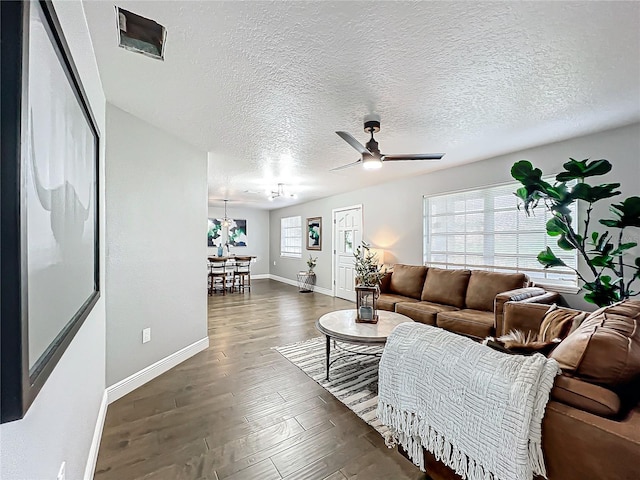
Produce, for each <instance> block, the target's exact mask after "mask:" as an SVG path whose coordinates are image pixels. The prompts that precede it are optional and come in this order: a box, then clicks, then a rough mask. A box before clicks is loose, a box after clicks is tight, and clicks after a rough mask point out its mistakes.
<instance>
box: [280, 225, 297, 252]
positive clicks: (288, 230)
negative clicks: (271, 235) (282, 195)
mask: <svg viewBox="0 0 640 480" xmlns="http://www.w3.org/2000/svg"><path fill="white" fill-rule="evenodd" d="M280 256H281V257H297V258H301V257H302V217H283V218H281V219H280Z"/></svg>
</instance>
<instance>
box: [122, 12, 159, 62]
mask: <svg viewBox="0 0 640 480" xmlns="http://www.w3.org/2000/svg"><path fill="white" fill-rule="evenodd" d="M116 15H117V25H118V45H119V46H120V47H122V48H125V49H127V50H129V51H132V52H138V53H142V54H143V55H147V56H148V57H151V58H157V59H159V60H164V44H165V40H166V38H167V30H166V29H165V28H164V27H163V26H162V25H160V24H159V23H157V22H154V21H153V20H150V19H148V18H144V17H141V16H140V15H136V14H135V13H132V12H129V11H128V10H125V9H123V8H120V7H116Z"/></svg>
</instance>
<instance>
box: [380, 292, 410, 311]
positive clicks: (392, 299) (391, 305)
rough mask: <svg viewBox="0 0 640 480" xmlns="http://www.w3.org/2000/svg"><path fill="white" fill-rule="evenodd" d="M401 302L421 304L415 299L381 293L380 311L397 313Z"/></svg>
mask: <svg viewBox="0 0 640 480" xmlns="http://www.w3.org/2000/svg"><path fill="white" fill-rule="evenodd" d="M399 302H405V303H407V302H416V303H417V302H419V300H416V299H415V298H410V297H405V296H403V295H394V294H393V293H381V294H380V296H379V297H378V301H377V304H378V310H387V311H389V312H395V311H396V304H397V303H399Z"/></svg>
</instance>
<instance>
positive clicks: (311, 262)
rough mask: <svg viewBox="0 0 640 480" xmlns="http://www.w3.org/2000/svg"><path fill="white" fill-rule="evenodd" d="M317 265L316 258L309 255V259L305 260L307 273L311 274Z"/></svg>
mask: <svg viewBox="0 0 640 480" xmlns="http://www.w3.org/2000/svg"><path fill="white" fill-rule="evenodd" d="M317 264H318V257H315V258H314V257H312V256H311V254H309V259H308V260H307V267H309V273H313V269H314V268H316V265H317Z"/></svg>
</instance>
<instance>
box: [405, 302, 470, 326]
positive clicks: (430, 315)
mask: <svg viewBox="0 0 640 480" xmlns="http://www.w3.org/2000/svg"><path fill="white" fill-rule="evenodd" d="M455 310H457V308H456V307H451V306H449V305H439V304H437V303H431V302H411V303H398V304H396V312H397V313H401V314H402V315H406V316H407V317H409V318H410V319H411V320H414V321H416V322H420V323H426V324H427V325H434V326H435V324H436V314H437V313H438V312H452V311H455Z"/></svg>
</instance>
